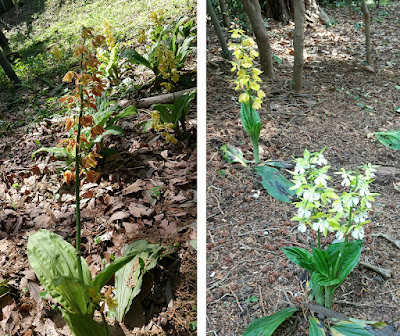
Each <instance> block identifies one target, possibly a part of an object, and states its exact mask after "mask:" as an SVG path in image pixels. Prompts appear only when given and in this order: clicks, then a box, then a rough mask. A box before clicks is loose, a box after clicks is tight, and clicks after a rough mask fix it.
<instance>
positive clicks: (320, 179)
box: [314, 173, 329, 187]
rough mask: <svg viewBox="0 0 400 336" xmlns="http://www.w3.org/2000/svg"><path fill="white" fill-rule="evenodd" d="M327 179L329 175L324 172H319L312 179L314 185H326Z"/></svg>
mask: <svg viewBox="0 0 400 336" xmlns="http://www.w3.org/2000/svg"><path fill="white" fill-rule="evenodd" d="M328 179H329V176H328V175H326V174H325V173H319V174H318V176H317V178H316V179H315V180H314V183H315V185H319V184H321V185H323V186H324V187H326V186H327V181H328Z"/></svg>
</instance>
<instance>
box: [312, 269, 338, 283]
mask: <svg viewBox="0 0 400 336" xmlns="http://www.w3.org/2000/svg"><path fill="white" fill-rule="evenodd" d="M311 282H312V283H313V284H314V285H317V286H322V287H327V286H334V285H337V284H339V282H340V280H339V279H330V278H329V277H327V276H326V275H324V274H322V273H320V272H319V271H315V272H314V273H313V274H312V275H311Z"/></svg>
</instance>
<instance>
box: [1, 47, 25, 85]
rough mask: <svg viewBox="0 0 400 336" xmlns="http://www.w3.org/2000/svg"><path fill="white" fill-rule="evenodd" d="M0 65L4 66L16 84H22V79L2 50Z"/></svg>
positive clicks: (8, 75)
mask: <svg viewBox="0 0 400 336" xmlns="http://www.w3.org/2000/svg"><path fill="white" fill-rule="evenodd" d="M0 66H1V67H2V68H3V70H4V72H5V73H6V75H7V77H8V78H10V80H11V81H12V82H14V83H15V84H21V81H20V80H19V78H18V77H17V75H16V74H15V72H14V70H13V68H12V67H11V65H10V63H8V61H7V58H6V57H5V56H4V54H3V52H2V51H1V50H0Z"/></svg>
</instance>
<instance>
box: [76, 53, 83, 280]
mask: <svg viewBox="0 0 400 336" xmlns="http://www.w3.org/2000/svg"><path fill="white" fill-rule="evenodd" d="M81 73H82V61H81ZM79 97H80V106H79V120H78V132H77V135H76V150H75V204H76V258H77V262H78V276H79V281H81V282H83V272H82V262H81V256H82V249H81V230H82V227H81V209H80V192H79V186H80V179H79V165H80V161H81V156H80V140H81V119H82V114H83V88H82V84H79Z"/></svg>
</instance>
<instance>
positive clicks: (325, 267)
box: [312, 248, 331, 277]
mask: <svg viewBox="0 0 400 336" xmlns="http://www.w3.org/2000/svg"><path fill="white" fill-rule="evenodd" d="M312 250H313V253H312V254H313V259H314V263H315V266H316V268H317V269H318V272H320V273H321V274H323V275H324V276H325V277H328V276H329V269H330V267H331V264H330V260H329V258H330V255H329V253H328V252H326V251H324V250H322V249H320V248H313V249H312Z"/></svg>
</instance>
